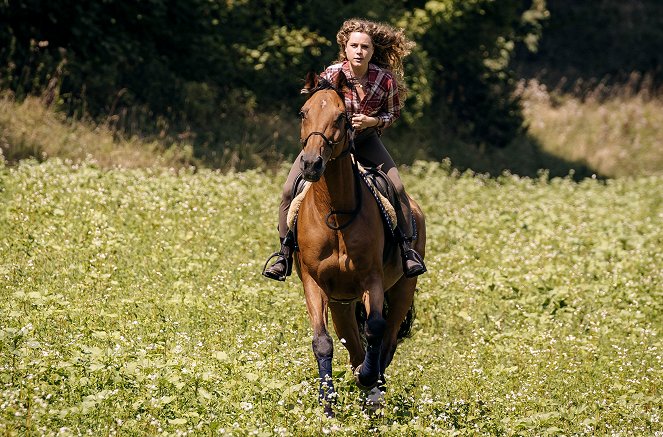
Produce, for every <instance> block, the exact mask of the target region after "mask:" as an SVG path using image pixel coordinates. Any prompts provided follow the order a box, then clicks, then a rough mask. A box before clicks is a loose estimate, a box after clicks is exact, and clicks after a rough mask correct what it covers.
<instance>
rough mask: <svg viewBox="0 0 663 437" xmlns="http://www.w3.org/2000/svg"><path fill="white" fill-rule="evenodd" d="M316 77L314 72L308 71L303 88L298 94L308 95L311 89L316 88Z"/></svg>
mask: <svg viewBox="0 0 663 437" xmlns="http://www.w3.org/2000/svg"><path fill="white" fill-rule="evenodd" d="M318 80H319V79H318V75H317V74H315V72H314V71H309V72H308V73H306V81H305V82H304V88H302V90H301V91H300V94H308V93H310V92H311V90H312V89H314V88H315V87H317V86H318Z"/></svg>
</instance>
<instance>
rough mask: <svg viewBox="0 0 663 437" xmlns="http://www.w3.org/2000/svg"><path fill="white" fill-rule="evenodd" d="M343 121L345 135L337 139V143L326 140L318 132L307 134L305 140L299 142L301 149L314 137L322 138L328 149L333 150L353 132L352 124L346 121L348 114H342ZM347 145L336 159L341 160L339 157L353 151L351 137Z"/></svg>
mask: <svg viewBox="0 0 663 437" xmlns="http://www.w3.org/2000/svg"><path fill="white" fill-rule="evenodd" d="M343 120H344V121H345V125H346V126H348V127H347V129H345V134H344V135H343V137H341V138H339V139H338V140H337V141H332V140H330V139H329V138H327V136H326V135H325V134H324V133H322V132H319V131H313V132H311V133H310V134H308V136H307V137H306V138H305V139H303V140H301V143H302V149H303V148H305V147H306V144H308V140H309V139H310V138H311V137H312V136H314V135H317V136H320V137H322V140H323V141H324V142H325V144H326V145H327V146H329V147H332V148H333V147H334V146H336V145H338V144H340V143H341V142H342V141H344V140H345V139H346V138H348V136H350V135H351V134H352V133H353V132H354V128H353V127H352V124H351V123H350V120H349V119H348V114H344V116H343ZM348 143H349V144H348V147H347V148H345V149H344V150H343V151H342V152H341V153H340V154H339V155H338V156H337V157H336V158H341V157H343V156H345V155H347V154H349V153H350V152H352V151H353V149H354V140H353V139H352V137H350V141H349V142H348ZM321 152H322V151H321ZM320 156H322V153H320ZM336 158H332V159H336Z"/></svg>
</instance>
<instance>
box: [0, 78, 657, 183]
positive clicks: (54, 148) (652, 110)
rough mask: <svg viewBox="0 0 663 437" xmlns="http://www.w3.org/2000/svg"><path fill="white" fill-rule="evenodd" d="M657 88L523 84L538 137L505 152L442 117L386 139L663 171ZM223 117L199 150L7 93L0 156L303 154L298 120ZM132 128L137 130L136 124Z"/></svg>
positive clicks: (537, 163)
mask: <svg viewBox="0 0 663 437" xmlns="http://www.w3.org/2000/svg"><path fill="white" fill-rule="evenodd" d="M636 82H637V85H636ZM643 82H644V84H643ZM650 89H651V87H650V86H649V85H648V84H647V82H646V81H642V80H634V81H632V83H628V84H625V85H621V86H612V87H609V86H606V85H604V84H598V85H596V84H594V85H593V86H592V87H591V88H590V89H589V90H588V91H585V92H583V93H576V94H573V95H571V94H564V93H561V92H559V91H557V90H552V91H551V90H548V89H547V88H546V87H545V86H544V85H542V84H540V83H539V82H537V81H536V80H530V81H522V82H521V83H520V85H519V87H518V90H517V93H518V94H519V95H520V96H521V97H522V101H523V109H524V116H525V123H526V124H527V125H528V126H529V131H528V134H527V135H524V136H522V137H520V138H516V139H514V141H513V142H512V143H511V144H510V145H509V146H508V147H506V148H503V149H499V148H494V147H491V145H490V144H468V143H465V142H463V141H460V140H459V139H458V138H456V137H454V135H453V134H452V133H451V130H449V129H445V128H444V126H440V122H439V121H434V120H424V121H422V122H421V123H419V124H417V125H416V126H405V125H402V126H398V127H397V128H395V129H394V130H393V131H392V130H390V131H388V132H386V134H385V137H384V142H385V144H386V145H387V147H388V148H389V150H390V151H391V153H392V155H393V156H394V158H395V160H396V161H397V162H400V163H412V162H414V161H416V160H441V159H443V158H447V157H448V158H450V159H451V161H452V163H453V165H454V166H456V168H459V169H461V170H465V169H472V170H474V171H476V172H479V173H490V174H492V175H499V174H502V173H503V172H504V171H509V172H510V173H513V174H519V175H526V176H535V175H536V174H537V173H538V171H539V169H547V170H549V174H550V175H551V176H565V175H567V174H569V173H570V172H575V174H576V176H578V178H583V177H586V176H591V175H592V174H598V175H601V176H605V177H623V176H641V175H654V174H663V151H662V148H661V147H662V146H661V144H663V128H661V126H663V98H661V97H660V95H658V94H656V93H652V92H650V91H649V90H650ZM219 117H222V118H223V120H224V121H223V126H224V132H223V134H222V135H220V137H223V138H225V140H224V141H223V143H222V144H210V143H209V142H207V141H206V140H205V139H204V138H196V139H195V141H196V144H198V145H196V146H195V150H194V146H193V142H194V139H193V138H192V137H190V136H189V137H182V138H179V137H175V139H174V140H172V139H171V140H166V139H164V138H159V137H158V136H157V138H155V139H151V140H145V139H141V138H139V137H138V136H131V137H126V136H123V135H122V131H121V130H120V129H119V128H118V124H117V123H115V122H113V121H112V120H111V121H110V122H109V123H93V122H92V121H89V120H71V119H67V118H65V117H64V116H63V115H62V114H60V113H58V112H56V111H55V110H53V109H51V108H48V107H47V106H46V105H44V104H43V102H42V100H40V99H38V98H34V97H30V98H27V99H25V100H24V101H22V102H17V101H15V100H14V99H13V98H12V97H11V95H9V94H4V95H2V96H0V152H1V153H2V154H4V157H5V159H6V160H8V161H10V162H12V161H13V162H15V161H18V160H20V159H23V158H27V157H33V158H36V159H38V160H44V159H47V158H50V157H60V158H63V159H65V160H71V161H73V162H82V161H89V160H92V161H94V162H96V163H97V164H98V165H100V166H102V167H105V168H109V167H114V166H120V167H129V168H131V167H150V166H165V167H184V166H189V165H192V164H193V165H196V166H198V167H204V166H207V167H214V168H220V169H225V170H231V169H235V170H244V169H248V168H255V167H260V168H278V166H279V164H280V163H281V162H282V161H283V160H284V159H285V160H288V159H289V157H292V156H293V155H294V154H296V153H297V151H298V147H299V143H298V136H299V128H298V125H297V123H298V120H297V117H296V116H295V115H294V114H290V113H287V112H285V111H280V112H275V113H271V114H263V113H258V112H255V113H247V114H234V113H229V114H219ZM141 120H143V121H141V123H146V122H147V121H146V120H144V119H141ZM134 122H136V120H134ZM125 124H126V123H125ZM132 129H133V130H131V131H136V129H135V126H134V127H133V128H132Z"/></svg>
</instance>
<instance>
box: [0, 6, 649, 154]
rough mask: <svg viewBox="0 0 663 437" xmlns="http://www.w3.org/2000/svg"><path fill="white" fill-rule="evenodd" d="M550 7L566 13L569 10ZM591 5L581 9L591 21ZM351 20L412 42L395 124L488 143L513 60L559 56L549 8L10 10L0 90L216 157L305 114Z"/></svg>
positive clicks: (498, 133) (510, 123)
mask: <svg viewBox="0 0 663 437" xmlns="http://www.w3.org/2000/svg"><path fill="white" fill-rule="evenodd" d="M651 1H653V0H651ZM549 3H554V4H556V6H555V7H556V8H559V10H560V11H561V12H560V14H561V16H564V15H563V11H566V12H567V13H568V12H569V11H572V10H573V9H572V8H570V7H568V6H564V4H565V3H566V2H563V1H561V0H555V1H550V0H549ZM589 3H591V4H595V2H589V1H588V0H583V1H580V2H577V4H582V5H584V6H582V7H584V8H585V9H583V11H584V12H585V13H588V12H590V11H589V9H588V8H589V6H588V5H589ZM602 3H604V4H608V3H610V4H613V5H614V4H617V3H618V2H617V1H616V0H611V1H607V0H604V1H603V2H602ZM639 3H647V1H645V0H642V1H640V2H639ZM576 6H577V5H576ZM595 9H596V8H595ZM599 9H600V8H599ZM553 12H554V11H553ZM349 17H364V18H369V19H372V20H377V21H384V22H388V23H390V24H392V25H395V26H397V27H402V28H403V29H405V32H406V33H407V35H408V36H409V37H410V38H411V39H412V40H413V41H415V42H416V43H417V46H416V48H415V49H414V51H413V53H412V54H411V55H410V56H409V58H408V59H407V60H406V80H407V85H408V88H409V89H410V90H411V92H410V94H409V97H408V100H407V102H406V109H405V111H404V114H403V120H404V121H403V122H402V123H401V124H404V125H405V126H406V127H407V126H416V125H417V123H419V122H421V121H422V120H427V121H428V122H429V123H430V122H432V123H435V122H437V121H439V122H440V123H443V124H444V125H445V126H448V127H449V126H450V127H451V129H453V131H454V134H455V135H458V136H459V137H461V138H467V139H469V140H472V141H476V142H482V143H486V144H488V145H491V146H502V145H505V144H507V143H508V142H509V141H510V140H511V139H512V138H513V137H514V136H515V135H517V134H518V132H521V131H522V129H523V122H522V117H521V114H520V106H519V102H518V100H517V97H514V95H513V93H512V91H513V88H514V84H515V76H514V67H513V63H512V61H513V59H514V57H515V56H516V55H517V56H518V58H519V59H521V60H523V62H522V65H525V66H526V65H528V64H527V60H531V56H533V55H528V53H534V52H536V50H537V48H538V47H539V45H540V44H541V43H542V42H543V43H544V44H548V45H545V48H546V50H548V51H550V52H551V53H553V54H554V52H555V45H554V41H553V42H552V43H548V42H546V41H545V30H544V28H545V26H547V25H548V22H549V21H550V22H553V20H549V19H550V17H551V14H550V11H549V10H548V7H547V5H546V1H545V0H434V1H422V0H418V1H409V0H400V1H395V2H394V1H383V0H365V1H361V2H352V1H346V0H325V1H306V2H298V1H291V0H267V1H258V0H190V1H187V2H181V1H176V0H149V1H130V0H103V1H98V0H92V1H91V0H76V1H74V0H61V1H58V2H52V1H45V0H4V1H0V88H2V89H5V90H11V91H12V92H13V93H14V95H15V96H16V97H17V98H19V99H20V98H23V97H25V96H27V95H34V94H37V95H42V96H45V100H46V101H47V102H48V103H50V104H53V105H56V106H57V107H58V108H59V109H60V110H62V111H65V112H66V113H67V114H69V115H71V116H78V117H81V116H91V117H93V118H95V119H104V120H107V121H108V122H109V123H113V124H114V126H116V127H117V128H118V130H120V131H125V132H132V133H138V134H140V135H156V134H161V135H174V134H176V133H182V132H189V133H191V134H192V137H193V138H194V142H195V144H196V145H198V146H200V148H201V150H203V149H205V150H217V151H219V150H221V149H223V148H224V147H225V145H227V144H228V141H227V139H228V135H229V132H230V131H231V130H232V127H233V120H236V119H238V118H242V117H243V118H250V117H251V116H252V115H253V114H256V113H269V112H273V111H279V110H283V109H284V108H285V110H295V109H296V107H298V106H299V105H300V104H301V101H300V100H299V99H298V98H297V93H298V90H299V89H300V88H301V83H302V79H303V77H304V75H305V74H306V72H307V71H309V70H315V71H322V70H323V69H324V67H325V66H326V65H328V64H330V63H331V62H332V61H334V60H335V59H336V58H337V57H338V47H337V45H336V41H335V35H336V32H337V30H338V28H339V26H340V24H341V23H342V21H343V20H345V19H347V18H349ZM553 18H554V15H553ZM579 19H581V18H578V16H577V15H574V14H571V17H570V18H569V17H566V20H567V23H569V22H573V20H579ZM654 24H655V23H654ZM561 26H562V28H563V25H561ZM542 35H544V38H543V40H542V39H541V38H542ZM652 44H653V43H652ZM652 50H653V49H652ZM528 56H530V58H528ZM551 59H552V58H551ZM649 61H651V60H649ZM643 62H644V61H643ZM656 62H657V61H656Z"/></svg>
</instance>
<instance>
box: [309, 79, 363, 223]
mask: <svg viewBox="0 0 663 437" xmlns="http://www.w3.org/2000/svg"><path fill="white" fill-rule="evenodd" d="M330 88H331V89H334V90H335V91H336V92H337V93H339V91H338V90H337V89H336V88H334V87H333V86H331V84H330V83H329V82H323V84H322V85H321V86H319V87H317V88H315V89H313V90H311V91H310V94H315V92H316V91H319V90H320V89H330ZM339 95H340V93H339ZM344 119H345V125H346V126H347V128H346V129H345V134H344V135H343V136H342V137H341V138H339V139H338V140H337V141H332V140H331V139H329V138H327V136H326V135H325V134H324V133H323V132H320V131H313V132H311V133H309V134H308V135H307V137H306V138H304V139H302V140H301V143H302V148H305V147H306V144H307V143H308V140H309V139H310V138H311V137H312V136H314V135H317V136H319V137H322V140H323V141H324V142H325V144H326V145H327V146H328V147H331V148H332V149H333V147H334V146H336V145H338V144H340V143H341V142H343V141H347V143H348V147H346V148H345V149H343V151H342V152H341V153H339V154H338V156H336V157H334V158H331V159H330V161H333V160H335V159H338V158H343V157H344V156H347V155H350V154H351V153H352V152H354V149H355V142H354V128H353V127H352V123H350V119H349V118H348V115H347V114H345V113H344ZM320 156H322V147H321V148H320ZM351 159H352V158H351ZM352 173H353V174H354V176H355V178H354V179H355V197H356V198H357V204H356V205H355V208H354V209H353V210H351V211H347V210H333V209H332V210H331V211H329V214H327V216H326V217H325V224H326V225H327V227H328V228H329V229H332V230H334V231H340V230H342V229H345V228H347V227H348V226H349V225H350V224H351V223H352V222H353V221H354V220H355V219H356V218H357V216H358V215H359V211H361V206H362V191H361V181H360V174H359V167H358V166H357V161H356V160H354V159H352ZM338 215H349V216H350V218H349V219H348V221H347V222H345V223H344V224H342V225H336V224H334V220H333V219H334V216H338Z"/></svg>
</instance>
